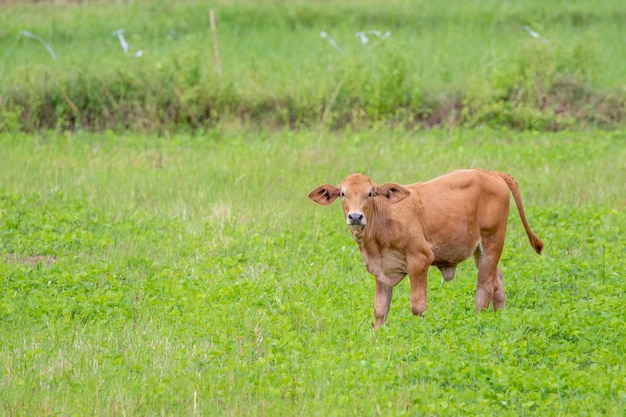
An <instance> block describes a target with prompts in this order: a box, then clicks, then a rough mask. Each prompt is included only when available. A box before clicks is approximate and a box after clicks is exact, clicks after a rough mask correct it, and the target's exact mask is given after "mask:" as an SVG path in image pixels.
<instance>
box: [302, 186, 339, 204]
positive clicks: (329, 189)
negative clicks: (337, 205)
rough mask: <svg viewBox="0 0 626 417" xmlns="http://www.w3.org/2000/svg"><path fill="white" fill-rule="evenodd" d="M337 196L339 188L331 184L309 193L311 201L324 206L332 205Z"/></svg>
mask: <svg viewBox="0 0 626 417" xmlns="http://www.w3.org/2000/svg"><path fill="white" fill-rule="evenodd" d="M337 196H339V188H338V187H336V186H334V185H330V184H324V185H320V186H319V187H317V188H316V189H315V190H313V191H311V192H310V193H309V198H310V199H311V200H313V201H315V202H316V203H317V204H321V205H323V206H327V205H329V204H332V203H333V201H335V199H336V198H337Z"/></svg>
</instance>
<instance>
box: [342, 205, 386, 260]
mask: <svg viewBox="0 0 626 417" xmlns="http://www.w3.org/2000/svg"><path fill="white" fill-rule="evenodd" d="M388 215H389V213H388V210H387V209H386V207H385V205H384V204H376V203H374V209H373V210H372V214H371V215H370V216H369V218H368V220H367V224H366V225H365V226H363V227H361V228H358V229H357V228H350V231H351V232H352V236H354V240H355V241H356V243H357V244H358V245H359V249H360V250H361V253H363V254H364V253H366V252H367V253H371V252H372V251H379V250H380V248H379V245H378V242H379V241H380V239H379V238H380V235H381V234H382V233H383V232H384V229H383V228H384V227H385V225H384V224H383V219H386V218H387V216H388Z"/></svg>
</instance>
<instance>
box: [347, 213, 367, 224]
mask: <svg viewBox="0 0 626 417" xmlns="http://www.w3.org/2000/svg"><path fill="white" fill-rule="evenodd" d="M348 224H365V216H364V215H363V213H359V212H355V213H349V214H348Z"/></svg>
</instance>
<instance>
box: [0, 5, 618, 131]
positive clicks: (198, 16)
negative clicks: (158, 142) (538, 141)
mask: <svg viewBox="0 0 626 417" xmlns="http://www.w3.org/2000/svg"><path fill="white" fill-rule="evenodd" d="M214 8H215V10H216V15H217V25H218V31H217V36H218V41H219V44H220V50H221V59H222V61H223V62H222V66H223V74H222V76H219V75H218V74H217V71H216V62H215V56H214V53H213V50H212V45H213V42H212V38H211V31H210V29H209V24H208V12H209V10H208V6H207V5H206V4H205V3H203V2H196V1H190V2H182V3H170V2H159V1H150V2H139V3H129V4H119V3H109V2H98V3H92V4H73V3H69V4H64V5H63V6H59V5H55V4H49V3H43V4H41V3H11V4H9V5H7V6H6V7H5V10H6V13H4V14H3V16H2V17H0V24H1V26H2V27H3V32H2V34H0V57H1V58H2V64H0V74H1V75H2V77H0V79H1V81H0V91H1V92H2V94H1V96H2V100H0V122H1V126H0V127H1V128H2V129H3V130H16V129H22V130H38V129H42V128H43V129H50V128H52V129H55V128H58V129H61V130H63V129H67V128H70V129H73V128H86V129H90V130H91V129H93V130H102V129H108V128H111V129H124V128H129V127H131V128H133V129H146V130H149V131H160V132H161V133H165V134H169V133H170V131H172V130H179V129H181V128H183V129H184V128H191V129H210V128H211V127H213V126H215V124H216V122H217V121H220V120H225V119H237V120H243V121H244V122H247V123H254V124H258V123H262V124H268V125H273V126H289V127H297V126H302V125H313V124H317V123H319V122H320V121H322V122H324V123H325V124H327V125H330V126H333V127H341V126H345V125H347V124H355V125H358V124H360V123H371V122H372V121H377V120H390V121H392V122H395V123H401V124H404V125H409V126H410V125H426V126H431V125H441V124H444V125H445V124H452V125H458V124H470V125H476V124H491V125H505V126H511V127H514V128H520V129H524V128H537V129H544V128H547V129H564V128H574V127H581V126H602V127H616V126H619V125H621V124H622V123H623V112H624V110H623V109H624V92H623V80H622V78H621V74H623V73H624V71H625V70H626V68H625V67H624V66H625V65H626V64H624V62H623V60H621V59H619V57H620V56H623V55H624V53H625V51H624V46H623V42H620V41H619V39H621V38H620V36H621V31H620V27H621V22H622V20H623V17H624V15H623V12H622V10H621V9H622V8H621V3H620V2H619V1H609V0H606V1H602V2H600V3H599V4H590V3H588V2H583V1H579V2H550V3H549V4H545V3H542V2H524V3H523V4H522V3H520V4H515V5H513V4H508V3H502V2H495V1H494V2H465V3H463V4H454V3H452V4H441V3H433V2H426V1H424V2H409V1H404V0H396V1H392V2H386V3H385V4H384V5H383V4H381V3H380V2H373V1H372V2H370V1H367V2H341V3H333V4H327V3H325V2H322V3H318V2H304V1H297V2H289V3H278V2H272V1H261V2H255V3H249V2H239V1H235V2H230V1H228V2H221V3H217V4H216V5H215V6H214ZM525 25H527V26H529V27H531V28H532V29H533V30H535V31H537V32H538V33H539V34H540V36H541V37H542V38H543V39H545V40H546V41H547V44H545V43H544V42H543V41H542V39H536V38H533V37H531V36H530V35H529V33H527V32H526V31H525V30H524V29H523V26H525ZM120 28H124V29H125V32H124V36H125V37H126V40H127V41H128V43H129V45H130V50H129V53H128V54H124V53H123V52H122V49H121V47H120V45H119V42H118V39H117V37H116V36H114V35H113V31H115V30H117V29H120ZM21 30H27V31H29V32H33V33H36V34H38V35H39V36H41V37H42V38H43V39H45V40H46V41H47V42H49V43H50V44H51V46H52V47H53V48H54V50H55V52H56V55H57V57H58V58H57V59H56V60H54V61H53V60H52V59H51V57H50V56H49V54H48V53H47V51H46V50H45V49H44V48H43V47H42V46H41V45H40V44H39V43H38V42H37V41H35V40H33V39H30V38H26V37H24V36H19V33H20V31H21ZM363 30H378V31H380V32H381V33H384V32H386V31H391V37H389V38H388V39H385V40H380V39H378V38H377V37H375V36H372V35H370V42H369V43H367V44H362V43H361V42H360V40H359V38H357V37H356V36H355V34H356V33H357V32H358V31H363ZM322 31H324V32H326V33H327V34H328V35H329V36H330V37H331V38H332V39H333V40H334V41H335V42H336V44H337V45H338V47H339V49H337V48H335V47H333V46H332V45H331V44H330V43H329V42H328V41H327V40H325V39H324V38H322V37H321V36H320V33H321V32H322ZM140 50H141V51H143V56H142V57H141V58H136V57H135V56H134V54H135V53H137V52H139V51H140Z"/></svg>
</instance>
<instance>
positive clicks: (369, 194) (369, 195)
mask: <svg viewBox="0 0 626 417" xmlns="http://www.w3.org/2000/svg"><path fill="white" fill-rule="evenodd" d="M367 198H372V190H369V191H368V192H367Z"/></svg>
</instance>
